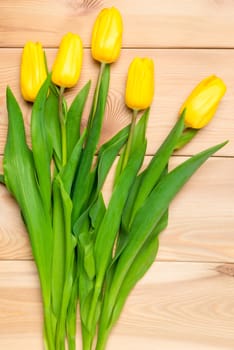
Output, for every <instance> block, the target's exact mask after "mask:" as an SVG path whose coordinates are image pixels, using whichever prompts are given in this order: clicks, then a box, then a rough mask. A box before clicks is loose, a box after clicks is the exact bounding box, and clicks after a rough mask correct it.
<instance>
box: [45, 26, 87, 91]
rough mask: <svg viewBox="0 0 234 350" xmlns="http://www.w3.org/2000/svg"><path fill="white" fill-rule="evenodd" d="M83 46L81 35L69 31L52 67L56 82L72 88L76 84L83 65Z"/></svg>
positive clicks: (53, 77)
mask: <svg viewBox="0 0 234 350" xmlns="http://www.w3.org/2000/svg"><path fill="white" fill-rule="evenodd" d="M82 59H83V47H82V41H81V39H80V37H79V35H76V34H72V33H67V34H66V35H64V37H63V38H62V40H61V43H60V46H59V50H58V53H57V56H56V58H55V61H54V65H53V68H52V81H53V83H54V84H56V85H58V86H61V87H64V88H71V87H73V86H75V85H76V83H77V81H78V79H79V77H80V71H81V66H82Z"/></svg>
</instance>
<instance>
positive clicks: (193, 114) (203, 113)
mask: <svg viewBox="0 0 234 350" xmlns="http://www.w3.org/2000/svg"><path fill="white" fill-rule="evenodd" d="M225 92H226V86H225V84H224V82H223V81H222V79H220V78H218V77H216V76H215V75H212V76H209V77H207V78H205V79H204V80H202V81H201V82H200V83H199V84H198V85H197V86H196V87H195V89H194V90H193V91H192V93H191V94H190V95H189V97H188V98H187V100H186V101H185V102H184V104H183V105H182V107H181V109H180V113H182V111H183V110H184V109H185V108H186V113H185V125H186V126H187V127H190V128H193V129H201V128H203V127H204V126H205V125H207V124H208V123H209V121H210V120H211V119H212V118H213V116H214V114H215V112H216V109H217V108H218V105H219V102H220V100H221V98H222V97H223V95H224V94H225Z"/></svg>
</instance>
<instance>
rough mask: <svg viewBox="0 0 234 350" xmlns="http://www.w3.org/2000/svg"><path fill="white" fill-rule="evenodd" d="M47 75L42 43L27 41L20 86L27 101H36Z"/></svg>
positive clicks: (23, 54) (22, 61)
mask: <svg viewBox="0 0 234 350" xmlns="http://www.w3.org/2000/svg"><path fill="white" fill-rule="evenodd" d="M46 77H47V72H46V63H45V56H44V51H43V49H42V46H41V44H40V43H33V42H31V41H29V42H27V43H26V45H25V46H24V49H23V53H22V60H21V71H20V87H21V93H22V96H23V98H24V99H25V101H29V102H34V101H35V98H36V96H37V93H38V91H39V90H40V87H41V86H42V84H43V83H44V81H45V79H46Z"/></svg>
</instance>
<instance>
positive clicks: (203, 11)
mask: <svg viewBox="0 0 234 350" xmlns="http://www.w3.org/2000/svg"><path fill="white" fill-rule="evenodd" d="M112 5H114V6H116V7H118V8H119V9H120V11H121V12H122V14H123V18H124V40H123V50H122V53H121V57H120V59H119V61H118V62H117V63H116V64H114V65H113V67H112V77H111V90H110V95H109V100H108V107H107V113H106V120H105V125H104V131H103V139H106V138H108V137H109V136H110V135H111V134H112V133H113V131H114V130H116V129H117V128H118V127H120V126H121V124H122V123H123V122H126V120H127V118H128V117H129V114H128V112H127V111H126V109H125V107H124V99H123V93H124V82H125V78H126V72H127V68H128V65H129V63H130V61H131V60H132V58H133V57H134V56H141V57H142V56H149V57H152V58H153V59H154V61H155V66H156V78H155V80H156V96H155V99H154V103H153V106H152V111H151V118H150V122H149V127H148V151H147V152H148V156H147V157H146V158H147V159H146V161H147V160H148V159H149V158H150V155H152V154H153V153H154V152H155V150H156V149H157V147H158V146H159V144H160V142H161V141H162V140H163V138H164V136H165V135H166V134H167V132H168V131H169V129H170V128H171V126H172V125H173V124H174V122H175V120H176V118H177V113H178V109H179V107H180V105H181V103H182V102H183V101H184V99H185V98H186V96H187V95H188V93H189V92H190V91H191V89H192V88H193V87H194V86H195V85H196V84H197V83H198V82H199V81H200V80H201V79H203V78H204V77H206V76H208V75H210V74H216V75H218V76H220V77H222V78H223V80H224V81H225V82H226V85H227V89H228V90H227V93H226V95H225V97H224V98H223V101H222V103H221V105H220V108H219V109H218V111H217V115H216V117H215V119H214V120H213V121H212V122H211V123H210V124H209V125H208V126H207V127H206V128H205V129H204V130H202V131H200V132H199V135H198V136H197V137H196V138H195V139H194V140H193V141H192V142H191V143H190V145H188V146H186V147H185V148H184V149H183V150H182V151H180V152H179V153H177V154H176V155H175V156H174V157H173V159H172V162H171V165H170V166H171V167H173V166H174V165H176V164H178V163H180V162H181V161H182V160H184V159H186V158H187V157H188V156H190V155H192V154H194V153H195V152H197V151H199V150H202V149H204V148H206V147H208V146H211V145H213V144H215V143H219V142H222V141H223V140H226V139H229V140H230V142H229V144H228V145H227V146H226V147H225V148H223V149H222V150H221V151H219V152H218V153H217V154H216V155H215V156H214V157H212V159H210V160H209V161H208V162H207V163H206V164H205V165H204V166H203V167H202V168H201V169H200V170H199V171H198V172H197V173H196V175H195V176H194V177H193V178H192V179H191V180H190V181H189V183H188V184H187V185H186V186H185V187H184V189H183V190H182V191H181V193H180V194H179V195H178V196H177V198H176V199H175V200H174V201H173V203H172V205H171V207H170V218H169V226H168V228H167V230H166V231H165V232H164V233H163V234H162V236H161V239H160V250H159V254H158V259H157V262H155V263H154V265H153V266H152V268H151V269H150V271H149V272H148V273H147V275H146V276H145V278H144V279H143V280H142V281H141V282H140V283H139V284H138V286H137V287H136V288H135V289H134V291H133V293H132V294H131V297H130V298H129V300H128V302H127V304H126V307H125V309H124V312H123V315H122V317H121V319H120V320H119V322H118V325H117V326H116V327H115V329H114V331H113V333H112V336H111V339H110V341H109V343H108V348H107V349H108V350H117V349H127V350H133V349H134V350H136V349H142V348H144V349H147V350H155V349H160V350H176V349H180V350H195V349H196V350H197V349H199V350H231V349H234V175H233V174H234V159H233V157H234V143H233V141H234V41H233V40H234V39H233V38H234V3H233V1H229V0H223V1H221V0H220V1H218V0H197V1H192V0H174V1H173V0H164V1H160V0H144V1H141V0H135V1H126V0H115V1H114V0H113V1H107V0H96V1H95V0H51V1H49V0H18V1H17V0H8V1H1V2H0V47H1V48H0V62H1V64H0V114H1V119H0V124H1V125H0V152H1V154H3V150H4V144H5V140H6V131H7V114H6V107H5V88H6V86H7V85H10V86H11V88H12V89H13V91H14V92H15V94H16V96H17V98H18V99H19V101H20V104H21V106H22V108H23V109H24V115H25V124H26V128H27V131H28V130H29V120H30V114H29V108H28V106H27V105H26V103H24V102H23V100H22V98H21V97H20V93H19V65H20V55H21V52H22V46H23V45H24V43H25V42H26V41H27V40H32V41H41V42H42V44H43V46H44V47H45V48H46V53H47V56H48V63H49V66H50V67H51V64H52V62H53V59H54V57H55V53H56V48H57V46H58V44H59V41H60V38H61V36H62V35H63V34H64V33H66V32H68V31H72V32H75V33H79V34H80V35H81V37H82V39H83V43H84V46H85V57H84V66H83V70H82V75H81V79H80V81H79V83H78V86H77V87H76V88H74V89H73V90H71V91H70V92H68V98H69V99H71V98H72V96H74V94H75V93H76V91H77V90H78V89H80V87H81V86H82V85H83V84H84V82H86V81H87V80H88V79H89V78H91V79H92V80H93V82H95V80H96V75H97V69H98V66H97V65H96V64H95V63H94V62H93V61H92V58H91V56H90V50H89V47H90V35H91V28H92V24H93V22H94V19H95V17H96V15H97V13H98V12H99V11H100V9H101V8H103V7H109V6H112ZM109 181H110V180H109ZM108 186H110V182H108V183H107V185H106V196H108V191H109V190H108ZM41 325H42V308H41V299H40V292H39V288H38V279H37V274H36V269H35V266H34V263H33V261H32V257H31V252H30V246H29V242H28V237H27V233H26V231H25V229H24V226H23V223H22V220H21V217H20V213H19V210H18V207H17V205H16V203H15V202H14V200H13V199H12V198H11V197H10V195H9V194H8V193H7V191H6V189H5V188H4V187H3V186H0V349H1V350H6V349H7V350H13V349H17V350H21V349H24V350H29V349H30V350H32V349H33V350H34V349H35V350H37V349H38V350H39V349H42V341H41V332H42V326H41Z"/></svg>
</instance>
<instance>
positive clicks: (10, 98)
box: [3, 88, 52, 297]
mask: <svg viewBox="0 0 234 350" xmlns="http://www.w3.org/2000/svg"><path fill="white" fill-rule="evenodd" d="M7 109H8V121H9V123H8V134H7V142H6V146H5V152H4V161H3V166H4V178H5V182H6V186H7V188H8V190H9V191H10V192H11V193H12V194H13V196H14V197H15V199H16V200H17V202H18V204H19V206H20V209H21V212H22V215H23V218H24V221H25V224H26V226H27V229H28V233H29V236H30V241H31V246H32V251H33V255H34V258H35V261H36V264H37V267H38V271H39V276H40V280H41V284H42V290H43V294H44V295H45V294H47V297H48V293H49V290H50V277H51V275H50V274H51V251H52V227H51V222H50V217H49V216H48V212H47V211H45V208H44V203H42V200H41V196H40V193H39V190H38V184H37V181H36V176H35V168H34V162H33V158H32V153H31V151H30V149H29V148H28V146H27V144H26V137H25V130H24V123H23V116H22V113H21V110H20V108H19V105H18V103H17V101H16V99H15V97H14V95H13V94H12V92H11V90H10V88H8V89H7ZM45 242H46V244H45Z"/></svg>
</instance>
